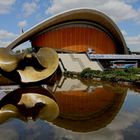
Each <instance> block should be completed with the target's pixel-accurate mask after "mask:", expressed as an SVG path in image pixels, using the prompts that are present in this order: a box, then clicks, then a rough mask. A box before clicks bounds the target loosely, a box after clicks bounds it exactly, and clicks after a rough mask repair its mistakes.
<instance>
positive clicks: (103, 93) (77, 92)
mask: <svg viewBox="0 0 140 140" xmlns="http://www.w3.org/2000/svg"><path fill="white" fill-rule="evenodd" d="M91 86H92V88H91ZM89 89H90V92H89ZM91 89H92V90H91ZM55 91H56V92H55V94H54V96H55V98H56V100H57V102H58V105H59V109H60V115H59V117H58V118H56V119H55V120H54V121H53V123H54V124H55V125H58V126H60V127H63V128H65V129H70V130H72V131H76V132H89V131H95V130H98V129H100V128H103V127H105V126H106V125H107V124H109V123H110V122H111V121H112V120H113V119H114V117H115V116H116V114H117V113H118V111H119V109H120V108H121V106H122V104H123V101H124V99H125V96H126V91H127V90H126V89H121V88H118V87H117V86H114V85H113V86H112V85H109V84H106V85H101V84H99V85H96V86H94V85H90V88H89V87H88V86H86V85H83V84H81V83H80V82H79V81H78V80H77V79H67V80H66V81H65V82H63V85H61V88H58V87H57V88H55Z"/></svg>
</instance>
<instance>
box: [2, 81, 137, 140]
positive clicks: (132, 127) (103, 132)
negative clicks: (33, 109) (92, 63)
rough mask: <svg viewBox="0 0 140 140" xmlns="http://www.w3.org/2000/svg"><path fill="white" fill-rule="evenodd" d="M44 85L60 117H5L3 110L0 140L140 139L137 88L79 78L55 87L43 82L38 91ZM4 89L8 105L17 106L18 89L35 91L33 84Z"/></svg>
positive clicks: (5, 100) (37, 90) (3, 95)
mask: <svg viewBox="0 0 140 140" xmlns="http://www.w3.org/2000/svg"><path fill="white" fill-rule="evenodd" d="M41 87H43V89H45V90H46V93H45V92H44V93H43V94H44V95H45V94H46V95H47V96H50V95H49V93H48V91H47V90H49V91H51V92H52V93H51V94H53V95H54V97H55V100H56V101H57V104H58V106H59V110H60V112H59V116H58V117H57V118H56V119H54V120H51V121H47V119H41V118H40V117H36V118H35V119H34V120H33V119H32V118H31V117H27V119H25V116H24V115H25V114H24V113H22V115H21V116H22V117H21V116H16V117H10V116H8V117H7V119H3V116H2V113H0V123H1V124H0V140H139V139H140V117H139V116H140V108H139V106H140V93H138V92H136V91H134V90H135V89H130V88H128V87H124V86H119V85H114V84H109V83H99V82H97V83H92V82H88V83H87V82H81V81H79V80H77V79H61V80H60V82H57V83H55V84H54V85H51V86H46V85H41V86H38V87H36V92H38V93H39V90H42V88H41ZM0 89H1V90H0V98H1V101H3V100H4V101H3V104H4V105H6V104H14V105H15V102H18V101H16V99H18V98H19V94H18V92H21V91H22V92H21V94H23V91H24V92H31V93H33V92H34V91H31V88H29V87H28V88H26V89H24V88H19V87H18V86H3V87H2V86H1V88H0ZM16 89H18V90H17V91H18V92H17V91H16ZM13 91H16V92H13ZM43 91H44V90H43ZM39 94H41V95H42V93H39ZM8 95H10V96H9V97H8ZM44 95H43V96H44ZM46 95H45V96H46ZM4 97H6V99H4ZM43 98H44V97H43ZM10 100H14V103H11V102H10ZM1 101H0V102H1ZM16 105H17V104H16ZM17 106H18V105H17ZM20 110H22V108H21V109H20ZM0 111H1V110H0ZM24 111H26V110H24ZM21 112H23V111H21ZM23 116H24V119H23ZM4 117H5V116H4Z"/></svg>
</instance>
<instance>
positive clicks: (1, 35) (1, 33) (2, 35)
mask: <svg viewBox="0 0 140 140" xmlns="http://www.w3.org/2000/svg"><path fill="white" fill-rule="evenodd" d="M16 36H17V35H16V34H14V33H11V32H8V31H6V30H3V29H1V30H0V40H1V39H4V40H5V39H13V38H15V37H16Z"/></svg>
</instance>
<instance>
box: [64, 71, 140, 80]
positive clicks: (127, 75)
mask: <svg viewBox="0 0 140 140" xmlns="http://www.w3.org/2000/svg"><path fill="white" fill-rule="evenodd" d="M138 74H140V68H129V69H109V70H104V71H99V70H92V69H90V68H86V69H84V70H83V71H82V72H80V73H76V72H69V71H66V72H65V73H64V76H67V77H71V78H73V77H79V78H86V79H95V78H101V80H108V81H112V82H118V81H125V82H136V81H140V76H138ZM76 75H77V76H76Z"/></svg>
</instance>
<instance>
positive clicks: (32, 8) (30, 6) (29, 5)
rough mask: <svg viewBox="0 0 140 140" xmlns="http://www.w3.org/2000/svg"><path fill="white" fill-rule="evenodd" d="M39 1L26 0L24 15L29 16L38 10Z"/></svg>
mask: <svg viewBox="0 0 140 140" xmlns="http://www.w3.org/2000/svg"><path fill="white" fill-rule="evenodd" d="M37 2H38V1H34V2H25V3H24V4H23V15H24V16H25V17H28V16H30V15H32V14H33V13H34V12H36V10H37V9H38V8H39V6H38V4H37Z"/></svg>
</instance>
